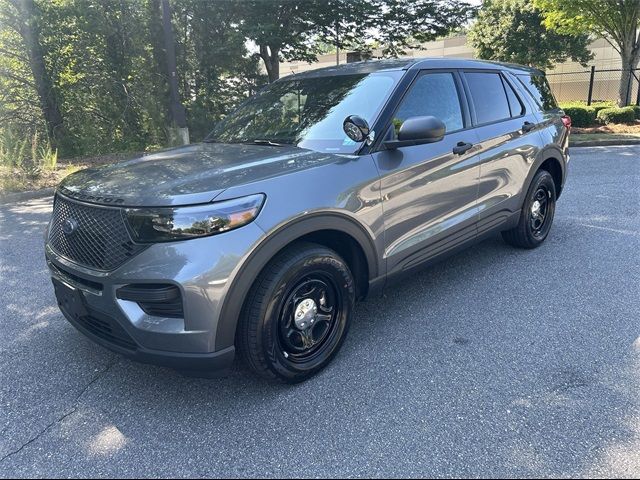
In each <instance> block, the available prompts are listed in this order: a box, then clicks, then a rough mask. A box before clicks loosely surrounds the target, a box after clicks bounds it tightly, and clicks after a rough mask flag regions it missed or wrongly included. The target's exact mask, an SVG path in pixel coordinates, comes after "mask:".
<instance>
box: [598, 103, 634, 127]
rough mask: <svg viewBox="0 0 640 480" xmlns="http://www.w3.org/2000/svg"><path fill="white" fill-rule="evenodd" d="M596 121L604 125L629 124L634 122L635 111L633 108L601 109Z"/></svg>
mask: <svg viewBox="0 0 640 480" xmlns="http://www.w3.org/2000/svg"><path fill="white" fill-rule="evenodd" d="M597 120H598V122H599V123H603V124H605V125H608V124H610V123H631V122H633V121H634V120H635V110H634V108H633V107H622V108H620V107H613V108H603V109H602V110H600V111H599V112H598V115H597Z"/></svg>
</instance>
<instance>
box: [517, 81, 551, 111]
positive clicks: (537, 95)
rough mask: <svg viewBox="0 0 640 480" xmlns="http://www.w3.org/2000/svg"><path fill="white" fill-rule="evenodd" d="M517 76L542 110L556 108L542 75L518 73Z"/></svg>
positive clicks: (547, 84)
mask: <svg viewBox="0 0 640 480" xmlns="http://www.w3.org/2000/svg"><path fill="white" fill-rule="evenodd" d="M517 77H518V79H519V80H520V81H521V82H522V84H523V85H524V86H525V88H526V89H527V91H528V92H529V93H530V94H531V96H532V97H533V99H534V100H535V101H536V103H537V104H538V106H539V107H540V108H542V110H544V111H548V110H555V109H556V108H558V104H557V103H556V99H555V98H553V93H551V88H550V87H549V83H548V82H547V79H546V77H545V76H544V75H518V76H517Z"/></svg>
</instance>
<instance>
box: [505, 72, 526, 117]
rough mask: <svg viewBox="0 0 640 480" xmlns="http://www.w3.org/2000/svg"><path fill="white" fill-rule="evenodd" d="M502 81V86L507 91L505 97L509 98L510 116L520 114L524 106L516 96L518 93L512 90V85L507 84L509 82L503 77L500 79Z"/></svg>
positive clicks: (522, 112)
mask: <svg viewBox="0 0 640 480" xmlns="http://www.w3.org/2000/svg"><path fill="white" fill-rule="evenodd" d="M502 81H503V82H504V88H505V90H506V91H507V99H508V100H509V108H510V109H511V116H512V117H519V116H520V115H522V114H524V106H523V105H522V102H521V101H520V99H519V98H518V95H516V92H515V91H514V90H513V87H511V85H509V82H507V81H506V80H505V79H504V78H503V79H502Z"/></svg>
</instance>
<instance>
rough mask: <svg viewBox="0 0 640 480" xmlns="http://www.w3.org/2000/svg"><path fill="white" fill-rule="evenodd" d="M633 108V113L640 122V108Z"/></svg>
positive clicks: (635, 106)
mask: <svg viewBox="0 0 640 480" xmlns="http://www.w3.org/2000/svg"><path fill="white" fill-rule="evenodd" d="M631 108H633V112H634V113H635V117H636V120H640V106H638V105H633V106H632V107H631Z"/></svg>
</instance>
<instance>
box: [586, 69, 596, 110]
mask: <svg viewBox="0 0 640 480" xmlns="http://www.w3.org/2000/svg"><path fill="white" fill-rule="evenodd" d="M595 77H596V66H595V65H592V66H591V77H590V78H589V95H588V96H587V105H591V100H593V80H594V79H595Z"/></svg>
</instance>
